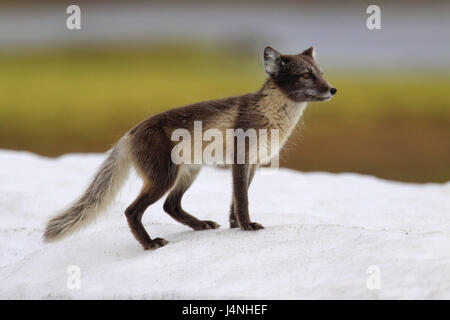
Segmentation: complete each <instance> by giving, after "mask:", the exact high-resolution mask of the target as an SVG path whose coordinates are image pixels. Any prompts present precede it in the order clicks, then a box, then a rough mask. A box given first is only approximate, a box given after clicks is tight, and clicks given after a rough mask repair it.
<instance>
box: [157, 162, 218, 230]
mask: <svg viewBox="0 0 450 320" xmlns="http://www.w3.org/2000/svg"><path fill="white" fill-rule="evenodd" d="M199 172H200V167H197V166H190V167H183V168H182V169H181V170H180V174H179V175H178V178H177V182H176V184H175V187H174V188H173V189H172V191H171V192H170V193H169V195H168V196H167V199H166V201H165V203H164V211H166V212H167V213H168V214H169V215H170V216H171V217H172V218H174V219H175V220H176V221H178V222H180V223H182V224H185V225H187V226H189V227H191V228H192V229H194V230H205V229H217V228H218V227H219V225H218V224H217V223H215V222H214V221H202V220H199V219H197V218H196V217H194V216H192V215H190V214H189V213H187V212H186V211H184V210H183V208H182V207H181V199H182V197H183V194H184V193H185V192H186V191H187V190H188V189H189V187H190V186H191V185H192V183H193V182H194V180H195V178H196V177H197V175H198V173H199Z"/></svg>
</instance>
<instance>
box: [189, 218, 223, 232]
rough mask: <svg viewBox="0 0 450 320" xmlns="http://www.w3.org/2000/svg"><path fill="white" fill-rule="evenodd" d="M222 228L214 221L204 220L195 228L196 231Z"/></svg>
mask: <svg viewBox="0 0 450 320" xmlns="http://www.w3.org/2000/svg"><path fill="white" fill-rule="evenodd" d="M218 227H220V224H218V223H215V222H214V221H209V220H203V221H200V223H199V224H198V225H196V226H195V227H194V229H195V230H209V229H217V228H218Z"/></svg>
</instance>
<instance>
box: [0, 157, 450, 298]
mask: <svg viewBox="0 0 450 320" xmlns="http://www.w3.org/2000/svg"><path fill="white" fill-rule="evenodd" d="M103 159H104V155H97V154H73V155H66V156H62V157H59V158H57V159H49V158H44V157H39V156H36V155H34V154H31V153H27V152H13V151H6V150H3V151H0V163H1V166H0V181H1V183H0V219H1V220H0V279H1V282H2V283H1V286H0V298H2V299H19V298H20V299H62V298H68V299H82V298H85V299H128V298H133V299H142V298H144V299H219V298H221V299H241V298H244V299H314V298H325V299H334V298H344V299H350V298H361V299H385V298H386V299H400V298H406V299H430V298H431V299H444V298H445V299H449V298H450V250H449V249H450V184H449V183H447V184H406V183H398V182H389V181H384V180H381V179H377V178H374V177H370V176H362V175H356V174H329V173H299V172H294V171H290V170H286V169H280V170H279V171H277V172H276V173H273V174H262V173H257V175H256V177H255V179H254V182H253V184H252V187H251V188H250V193H249V198H250V212H251V217H252V219H253V221H257V222H259V223H261V224H263V225H264V226H265V227H266V229H264V230H260V231H256V232H243V231H240V230H237V229H232V230H231V229H229V228H228V209H229V205H230V200H231V174H230V172H228V171H226V170H216V169H208V168H205V169H204V171H202V173H201V174H200V176H199V178H198V179H197V181H196V182H195V183H194V185H193V186H192V188H191V189H190V190H189V191H188V192H187V193H186V196H185V199H184V202H183V203H184V207H185V209H186V211H188V212H191V213H192V214H193V215H195V216H197V217H198V218H200V219H208V220H214V221H216V222H218V223H219V224H221V225H222V227H221V228H219V229H217V230H208V231H192V230H191V229H189V228H187V227H186V226H183V225H181V224H179V223H177V222H175V221H174V220H172V219H171V218H170V217H169V216H167V215H166V214H165V213H164V212H163V210H162V201H159V202H158V203H157V204H155V205H153V206H151V207H150V208H149V209H148V210H147V213H146V215H145V216H144V224H145V227H146V229H147V231H148V232H149V234H150V236H151V237H163V238H165V239H167V240H169V244H168V245H167V246H165V247H163V248H160V249H158V250H156V251H144V250H142V248H141V247H140V246H139V245H138V243H137V242H136V240H135V239H134V238H133V236H132V234H131V233H130V231H129V230H128V226H127V222H126V219H125V216H124V214H123V212H124V210H125V208H126V207H127V206H128V204H129V203H131V201H132V200H133V199H134V197H135V196H136V195H137V193H138V192H139V189H140V186H141V182H140V180H139V179H138V178H137V177H136V175H135V173H132V174H131V176H130V179H129V180H128V181H127V183H126V185H125V186H124V188H123V189H122V191H121V193H120V195H119V197H118V198H117V199H116V202H115V203H114V204H113V205H112V206H111V207H110V209H109V210H108V212H106V213H104V214H103V215H102V217H101V218H99V219H98V220H97V221H96V222H95V223H94V224H92V225H91V226H89V227H88V228H86V229H85V231H83V232H82V233H78V234H75V235H73V236H71V237H70V238H67V239H64V240H62V241H61V242H57V243H44V242H43V241H42V233H43V229H44V225H45V222H46V220H47V219H48V218H49V217H50V216H52V215H53V214H55V212H57V211H58V210H59V209H61V208H63V207H65V206H66V205H67V204H69V203H70V202H72V201H73V200H74V199H75V198H76V197H77V196H78V195H79V194H80V193H81V192H82V191H83V188H84V187H86V185H87V183H88V180H89V178H90V177H91V176H92V175H93V173H94V172H95V170H96V168H97V167H98V166H99V165H100V163H101V161H102V160H103ZM73 265H74V266H76V267H75V268H79V269H77V270H79V271H80V273H79V275H80V277H79V282H77V283H79V284H80V287H79V289H77V287H75V288H74V287H73V285H71V283H73V282H71V281H73V279H74V278H73V277H74V273H72V272H73V269H71V268H73V267H70V266H73ZM373 270H375V271H373ZM77 279H78V278H77Z"/></svg>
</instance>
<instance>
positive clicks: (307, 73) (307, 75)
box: [301, 72, 312, 79]
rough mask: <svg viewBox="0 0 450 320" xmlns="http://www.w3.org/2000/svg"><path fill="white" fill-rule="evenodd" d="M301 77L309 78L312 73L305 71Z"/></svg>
mask: <svg viewBox="0 0 450 320" xmlns="http://www.w3.org/2000/svg"><path fill="white" fill-rule="evenodd" d="M301 77H302V78H303V79H311V78H312V75H311V73H309V72H305V73H303V74H302V75H301Z"/></svg>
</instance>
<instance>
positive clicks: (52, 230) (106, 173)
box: [44, 136, 130, 241]
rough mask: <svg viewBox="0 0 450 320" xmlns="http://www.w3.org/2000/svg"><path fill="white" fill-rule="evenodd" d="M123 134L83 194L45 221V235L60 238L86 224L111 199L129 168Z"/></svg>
mask: <svg viewBox="0 0 450 320" xmlns="http://www.w3.org/2000/svg"><path fill="white" fill-rule="evenodd" d="M126 140H127V139H126V136H125V137H123V138H122V139H121V140H120V141H119V142H118V143H117V144H116V145H115V146H114V147H113V148H112V149H111V151H110V153H109V156H108V158H107V159H106V160H105V161H104V162H103V163H102V165H101V166H100V169H99V170H98V171H97V173H96V175H95V177H94V179H93V181H92V182H91V183H90V185H89V187H88V188H87V190H86V191H85V192H84V194H83V195H82V196H81V197H80V198H79V199H78V200H77V201H75V202H74V203H73V204H72V205H71V206H70V207H69V208H68V209H66V210H64V211H63V212H61V213H60V214H58V215H57V216H55V217H54V218H52V219H51V220H50V221H49V222H48V223H47V227H46V230H45V233H44V238H45V239H46V240H49V241H54V240H59V239H61V238H63V237H64V236H67V235H69V234H71V233H72V232H74V231H77V230H78V229H80V228H81V227H83V226H84V225H86V224H88V223H89V222H91V221H92V220H94V218H95V217H96V216H97V215H98V214H99V213H101V212H102V211H103V210H105V209H106V207H107V206H108V205H109V204H110V203H111V202H112V201H113V200H114V197H115V196H116V194H117V192H118V191H119V188H120V187H121V186H122V184H123V183H124V181H125V179H126V178H127V176H128V172H129V168H130V160H129V152H128V145H127V141H126Z"/></svg>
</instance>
